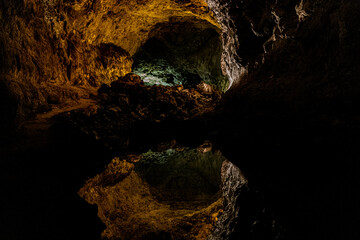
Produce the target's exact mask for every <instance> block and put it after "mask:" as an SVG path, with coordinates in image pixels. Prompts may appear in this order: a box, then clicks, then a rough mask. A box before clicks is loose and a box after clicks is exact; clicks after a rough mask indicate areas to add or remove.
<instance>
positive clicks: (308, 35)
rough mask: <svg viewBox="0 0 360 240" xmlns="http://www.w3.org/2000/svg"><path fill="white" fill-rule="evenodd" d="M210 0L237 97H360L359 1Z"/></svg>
mask: <svg viewBox="0 0 360 240" xmlns="http://www.w3.org/2000/svg"><path fill="white" fill-rule="evenodd" d="M207 2H208V5H209V7H210V8H211V9H212V10H213V11H214V15H215V17H216V19H217V20H218V21H219V23H220V25H221V27H222V30H223V47H224V51H223V57H222V58H223V61H222V63H223V68H224V69H225V71H226V72H227V74H228V75H229V76H230V80H231V82H233V83H235V84H234V85H238V87H233V90H234V92H235V94H234V95H238V96H239V95H241V97H242V98H243V97H245V98H249V99H251V101H259V102H263V103H264V102H268V101H271V102H282V103H284V102H287V103H291V104H292V103H295V102H296V103H301V104H312V103H314V102H318V101H323V100H326V101H331V100H330V99H335V98H337V99H340V98H341V99H343V100H344V99H345V98H346V99H348V100H349V99H354V98H356V99H357V98H358V97H357V96H359V94H358V93H359V92H358V91H359V81H358V80H357V78H358V75H359V57H358V55H357V54H353V52H354V51H358V50H359V48H360V47H359V41H358V39H359V30H358V29H359V24H358V22H359V17H358V14H356V11H358V9H359V3H358V2H356V1H320V0H319V1H306V0H299V1H286V0H284V1H262V0H258V1H237V0H232V1H222V0H208V1H207ZM235 88H236V89H235ZM235 98H236V97H235ZM231 101H234V99H232V100H231Z"/></svg>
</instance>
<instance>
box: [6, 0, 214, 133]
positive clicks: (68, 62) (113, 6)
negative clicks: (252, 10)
mask: <svg viewBox="0 0 360 240" xmlns="http://www.w3.org/2000/svg"><path fill="white" fill-rule="evenodd" d="M0 4H1V5H0V8H1V12H0V19H1V28H0V35H1V36H0V37H1V41H0V51H1V59H0V61H1V86H0V89H1V93H2V94H1V100H2V103H3V104H1V108H2V109H1V112H2V113H4V114H3V116H4V117H3V118H2V119H1V120H2V121H1V122H2V123H1V126H2V127H3V128H7V127H8V126H9V125H11V124H14V123H15V125H17V124H19V123H21V122H22V121H23V120H25V119H27V118H29V117H32V116H34V115H35V114H36V113H39V112H44V111H48V110H50V109H51V108H52V107H53V105H54V104H55V105H57V104H63V103H64V104H66V103H69V102H70V103H71V102H74V101H75V102H76V101H78V100H79V99H80V98H83V97H88V96H89V94H90V93H93V89H94V88H96V87H99V86H100V85H101V84H102V83H110V82H112V81H114V80H116V79H117V77H120V76H124V75H125V74H126V73H129V72H130V71H131V65H132V58H131V56H132V55H133V54H134V53H135V52H136V51H137V49H138V48H139V47H140V46H141V45H142V44H144V43H145V42H146V40H147V39H148V37H149V34H150V31H152V29H153V28H154V27H155V26H156V24H158V23H162V22H165V23H166V22H167V21H169V19H170V18H173V17H177V18H192V19H199V20H204V21H206V22H209V23H210V24H211V25H213V26H214V28H218V25H217V23H216V21H215V20H214V19H213V17H212V13H211V11H210V10H209V9H208V7H207V5H206V3H205V2H203V1H201V0H192V1H175V0H167V1H135V0H134V1H126V2H123V1H114V0H109V1H81V2H79V1H62V0H54V1H43V0H24V1H20V0H19V1H2V2H1V3H0ZM89 92H90V93H89Z"/></svg>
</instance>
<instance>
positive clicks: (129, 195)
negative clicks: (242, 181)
mask: <svg viewBox="0 0 360 240" xmlns="http://www.w3.org/2000/svg"><path fill="white" fill-rule="evenodd" d="M139 157H140V156H136V155H130V156H128V157H127V158H125V159H123V160H120V159H119V158H115V159H114V160H113V161H112V162H111V164H109V165H108V166H107V168H106V169H105V171H104V172H103V173H101V174H99V175H97V176H95V177H94V178H92V179H90V180H88V181H87V183H86V185H85V186H84V187H83V188H82V189H81V190H80V191H79V195H80V196H82V197H83V198H85V200H86V201H87V202H89V203H91V204H96V205H97V206H98V216H99V217H100V218H101V220H102V221H103V222H104V223H105V225H106V226H107V229H106V230H105V231H104V232H103V234H102V236H103V237H104V238H105V239H206V238H207V236H208V235H209V234H210V232H211V230H212V228H213V225H214V224H215V223H216V221H217V220H218V217H219V216H220V215H221V212H222V210H221V208H222V198H221V194H220V192H219V190H220V189H219V187H220V184H221V182H220V169H221V165H222V162H223V161H224V157H222V156H221V155H220V154H214V153H211V152H207V153H205V154H204V153H199V152H198V151H197V150H196V149H181V151H177V150H173V149H169V150H166V151H164V152H151V151H149V152H147V153H144V154H143V155H142V156H141V160H140V161H139V162H138V163H135V165H136V168H135V171H133V167H134V164H133V163H130V162H133V161H134V159H136V160H137V159H139Z"/></svg>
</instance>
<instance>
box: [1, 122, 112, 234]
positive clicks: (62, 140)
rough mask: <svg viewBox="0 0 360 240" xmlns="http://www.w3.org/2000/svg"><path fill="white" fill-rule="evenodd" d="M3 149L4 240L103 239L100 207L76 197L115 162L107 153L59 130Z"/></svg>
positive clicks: (72, 133)
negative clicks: (85, 184)
mask: <svg viewBox="0 0 360 240" xmlns="http://www.w3.org/2000/svg"><path fill="white" fill-rule="evenodd" d="M44 140H45V142H44ZM1 146H2V148H1V152H0V154H1V156H0V159H1V163H0V164H1V169H3V172H2V174H1V189H2V196H3V197H2V198H1V200H0V201H1V206H2V207H3V210H2V214H1V217H0V219H1V225H2V229H3V230H2V231H1V233H0V238H1V239H16V240H20V239H34V240H35V239H59V240H60V239H100V234H101V231H102V230H103V229H104V225H103V224H102V222H101V221H100V220H99V219H98V218H97V216H96V213H97V207H96V206H92V205H89V204H87V203H86V202H84V201H83V199H81V198H80V197H79V196H78V194H77V192H78V190H79V189H80V187H81V186H82V184H83V183H84V181H85V180H86V179H87V178H88V177H90V176H93V175H94V174H95V173H96V172H97V171H100V170H101V169H102V168H103V167H104V165H105V162H106V161H108V159H109V158H110V159H111V157H110V156H109V153H108V152H106V151H105V150H104V148H103V147H101V146H99V144H97V143H95V142H94V141H92V140H89V138H85V137H84V135H82V134H81V133H79V131H78V130H76V129H69V128H64V127H63V126H60V125H58V126H55V127H53V128H52V129H51V130H50V132H47V133H44V134H43V135H41V136H38V137H36V136H27V135H24V136H20V137H18V138H9V139H8V142H7V143H2V145H1Z"/></svg>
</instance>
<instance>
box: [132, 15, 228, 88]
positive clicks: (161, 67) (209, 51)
mask: <svg viewBox="0 0 360 240" xmlns="http://www.w3.org/2000/svg"><path fill="white" fill-rule="evenodd" d="M221 44H222V43H221V39H220V35H219V29H218V28H216V27H215V26H213V25H211V24H210V23H209V22H206V21H204V20H198V19H192V18H189V19H186V18H185V20H184V19H176V18H174V19H170V20H169V22H165V23H159V24H157V25H156V26H155V27H154V29H153V30H152V31H151V32H150V34H149V39H148V40H147V41H146V43H145V44H144V45H143V46H142V47H141V48H140V49H139V50H138V51H137V53H136V54H135V55H134V64H133V72H134V73H136V74H138V75H139V76H140V77H141V78H142V80H143V81H144V82H145V84H146V85H165V86H174V85H183V86H184V87H185V88H193V87H195V86H196V85H197V84H199V83H200V82H201V81H204V82H206V83H208V84H211V85H213V86H215V87H216V88H217V89H220V90H225V89H227V86H228V79H227V78H226V77H225V76H224V75H223V73H222V70H221V51H222V45H221Z"/></svg>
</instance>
